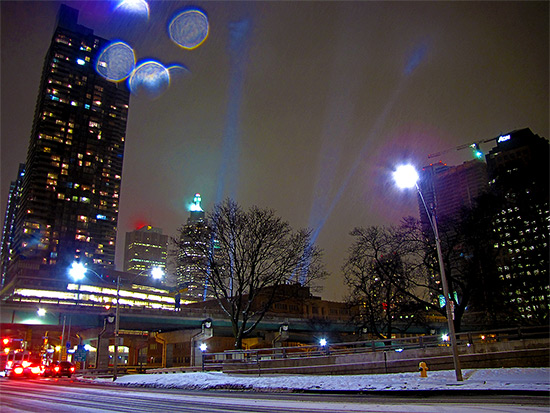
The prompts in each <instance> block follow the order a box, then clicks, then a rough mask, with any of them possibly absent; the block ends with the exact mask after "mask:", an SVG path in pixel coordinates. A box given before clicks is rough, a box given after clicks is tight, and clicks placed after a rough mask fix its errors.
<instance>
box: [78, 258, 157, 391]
mask: <svg viewBox="0 0 550 413" xmlns="http://www.w3.org/2000/svg"><path fill="white" fill-rule="evenodd" d="M88 270H89V271H91V272H92V273H94V274H95V275H96V276H97V277H98V278H99V279H100V280H101V281H104V282H107V281H105V280H104V279H103V278H101V276H100V275H99V274H98V273H96V272H95V271H94V270H91V269H89V268H86V267H85V266H84V265H83V264H81V263H78V262H76V261H75V262H73V263H72V265H71V268H70V269H69V274H70V275H71V277H73V279H74V280H81V279H83V278H84V277H85V274H86V271H88ZM145 271H147V270H143V271H141V272H139V273H138V274H136V276H135V277H134V278H132V280H131V281H130V283H132V282H134V281H135V280H136V279H137V278H138V277H139V276H140V275H141V274H143V273H144V272H145ZM151 276H152V277H153V278H154V279H160V278H162V277H163V276H164V270H163V269H162V268H160V267H154V268H152V269H151ZM119 315H120V274H117V277H116V308H115V320H114V321H115V345H114V350H115V355H114V360H113V381H115V380H116V379H117V377H118V371H117V370H118V346H119V331H120V324H119V321H120V317H119ZM109 322H111V321H109Z"/></svg>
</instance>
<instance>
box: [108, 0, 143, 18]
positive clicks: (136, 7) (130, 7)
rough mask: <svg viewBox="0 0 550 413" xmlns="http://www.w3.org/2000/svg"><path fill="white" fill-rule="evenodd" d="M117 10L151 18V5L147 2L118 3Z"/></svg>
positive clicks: (136, 0) (128, 1)
mask: <svg viewBox="0 0 550 413" xmlns="http://www.w3.org/2000/svg"><path fill="white" fill-rule="evenodd" d="M115 10H121V11H123V12H127V13H134V14H138V15H140V16H145V17H147V18H149V4H147V2H146V1H145V0H124V1H121V2H120V3H118V5H117V6H116V8H115Z"/></svg>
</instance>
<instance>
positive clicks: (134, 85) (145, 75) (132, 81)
mask: <svg viewBox="0 0 550 413" xmlns="http://www.w3.org/2000/svg"><path fill="white" fill-rule="evenodd" d="M168 86H170V73H169V72H168V69H166V67H164V66H163V65H162V64H160V63H159V62H155V61H154V60H149V61H146V62H143V63H141V64H139V65H138V66H137V67H136V69H135V70H134V72H133V73H132V75H131V76H130V78H129V81H128V87H129V88H130V91H131V92H132V93H133V94H136V95H138V94H140V93H141V92H145V93H146V94H147V95H149V96H150V97H152V98H155V97H158V96H160V95H161V94H162V93H164V92H165V91H166V90H167V89H168Z"/></svg>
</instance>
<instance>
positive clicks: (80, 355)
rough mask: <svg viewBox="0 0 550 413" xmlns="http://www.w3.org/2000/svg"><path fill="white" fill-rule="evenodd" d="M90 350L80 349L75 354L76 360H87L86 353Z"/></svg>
mask: <svg viewBox="0 0 550 413" xmlns="http://www.w3.org/2000/svg"><path fill="white" fill-rule="evenodd" d="M87 353H88V352H87V351H86V350H84V349H78V350H76V351H75V352H74V354H73V359H74V361H86V354H87Z"/></svg>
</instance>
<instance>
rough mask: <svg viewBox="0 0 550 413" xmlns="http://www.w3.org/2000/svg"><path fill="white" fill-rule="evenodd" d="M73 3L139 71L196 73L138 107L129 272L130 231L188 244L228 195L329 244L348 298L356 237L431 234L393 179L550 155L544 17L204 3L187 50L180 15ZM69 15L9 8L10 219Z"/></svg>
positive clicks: (123, 222) (136, 100)
mask: <svg viewBox="0 0 550 413" xmlns="http://www.w3.org/2000/svg"><path fill="white" fill-rule="evenodd" d="M64 3H65V4H68V5H69V6H71V7H75V8H77V9H78V10H79V24H82V25H84V26H86V27H90V28H91V29H93V30H94V34H96V35H98V36H101V37H103V38H106V39H115V38H121V39H122V40H124V41H126V42H128V43H129V44H131V45H132V47H133V48H134V49H135V50H136V54H137V55H138V56H137V57H138V60H141V59H143V58H145V57H149V58H155V59H159V60H161V61H162V62H164V63H167V64H168V63H173V62H175V63H178V64H181V65H184V66H185V67H187V69H188V70H189V73H188V74H187V75H186V76H176V77H175V78H173V79H172V82H171V84H170V87H169V89H168V90H167V91H166V92H165V93H164V94H163V95H162V96H159V97H158V98H157V99H155V100H151V99H148V98H147V97H143V96H139V95H138V96H132V97H131V101H130V110H129V119H128V128H127V134H126V136H127V141H126V151H125V156H124V158H125V164H124V170H123V177H122V189H121V199H120V213H119V225H118V235H117V268H122V256H123V246H124V234H125V232H127V231H131V230H133V229H135V228H136V227H137V226H138V224H139V223H147V224H150V225H153V226H155V227H159V228H163V230H164V231H165V233H167V234H170V235H175V234H176V229H177V228H178V227H180V226H181V225H183V224H185V222H186V220H187V217H188V210H187V204H188V203H189V202H190V201H191V199H192V197H193V195H194V194H195V193H197V192H199V193H201V195H202V197H203V200H204V201H203V205H204V206H203V208H204V209H205V211H209V210H211V209H212V206H213V204H214V203H215V202H217V201H220V200H221V199H219V198H220V194H221V197H222V198H223V197H226V196H231V197H233V198H234V199H235V200H236V201H237V202H238V203H240V204H241V205H243V206H244V207H248V206H251V205H253V204H256V205H259V206H261V207H268V208H273V209H275V210H276V212H277V214H278V215H279V216H281V217H282V218H283V219H284V220H288V221H289V222H290V223H291V225H292V226H293V227H295V228H300V227H310V228H312V229H313V230H314V231H316V232H317V233H318V238H317V243H318V244H319V245H320V247H321V248H323V249H324V250H325V263H326V264H327V269H328V270H329V271H330V272H331V274H332V277H331V279H329V280H328V281H327V282H326V283H325V284H326V286H327V288H326V289H325V291H324V292H323V293H322V294H321V295H322V296H323V297H324V298H327V299H334V300H337V299H341V298H342V292H343V288H342V283H341V279H340V277H339V276H340V274H339V269H340V267H341V265H342V263H343V261H344V259H345V257H346V252H347V247H348V246H349V244H350V242H351V237H349V235H348V233H349V232H350V231H351V230H352V229H353V228H354V227H355V226H369V225H378V224H397V223H398V222H399V220H400V218H402V217H403V216H405V215H413V216H415V217H418V206H417V203H416V197H415V195H414V194H413V193H405V192H400V191H398V190H397V189H394V188H393V185H392V183H391V170H392V168H393V167H394V166H395V165H396V164H397V163H399V162H400V161H414V162H415V164H416V165H417V166H418V167H422V166H424V165H425V164H427V163H429V160H428V159H427V155H428V154H429V153H434V152H436V151H441V150H445V149H447V148H452V147H455V146H458V145H461V144H464V143H467V142H471V141H474V140H478V139H479V140H484V139H487V138H491V137H495V136H498V135H500V134H503V133H507V132H510V131H513V130H516V129H520V128H524V127H528V128H531V130H532V131H533V132H534V133H535V134H538V135H540V136H543V137H545V138H548V123H549V122H548V4H547V3H545V2H527V3H524V2H522V3H520V2H506V3H482V4H480V3H452V2H451V3H412V2H403V3H383V2H350V3H339V2H299V3H256V2H231V3H221V2H204V3H202V2H201V3H198V5H199V6H200V7H201V8H202V9H203V10H204V11H205V12H206V13H207V15H208V18H209V23H210V34H209V37H208V38H207V39H206V41H205V42H204V44H202V45H201V46H200V47H198V48H197V49H196V50H192V51H187V50H183V49H181V48H178V47H177V46H176V45H175V44H174V43H172V42H171V41H170V39H169V38H168V36H167V34H166V25H167V22H168V21H169V20H170V18H171V17H172V16H173V15H174V13H175V12H176V11H177V10H180V9H182V8H183V7H184V6H185V3H178V2H169V3H168V4H160V3H155V2H152V3H151V4H150V20H149V21H148V22H147V21H145V20H144V19H140V18H137V21H135V22H131V23H132V24H127V25H125V27H126V29H125V30H121V27H122V26H120V24H121V19H127V16H122V15H121V12H120V11H117V12H115V11H113V9H112V6H111V3H110V2H64ZM163 3H164V2H163ZM60 4H61V2H36V3H34V2H33V3H32V7H29V5H30V2H21V3H18V2H2V3H1V11H2V75H3V76H2V134H1V135H2V169H1V172H2V188H1V195H2V197H1V199H2V209H3V212H5V207H6V201H7V193H8V191H9V183H10V181H13V180H15V178H16V175H17V167H18V165H19V163H20V162H24V161H25V158H26V151H27V147H28V142H29V135H30V130H31V127H32V116H33V112H34V106H35V100H36V91H37V89H38V83H39V80H40V71H41V67H42V61H43V60H42V59H43V57H44V55H45V53H46V51H47V47H48V44H49V42H50V40H51V35H52V33H53V29H54V26H55V16H56V14H57V10H58V9H59V5H60ZM428 20H429V21H430V23H431V25H430V26H429V27H426V25H425V24H424V21H428ZM144 27H145V29H144ZM491 148H492V146H490V145H486V146H485V147H482V148H481V149H482V150H484V151H485V153H487V152H488V151H489V150H490V149H491ZM442 159H443V160H444V161H445V162H447V163H448V164H449V165H457V164H459V163H461V162H463V161H465V160H469V159H471V154H470V152H469V151H468V150H465V151H451V152H448V153H446V154H445V155H444V156H443V158H442ZM437 160H439V159H437ZM225 161H229V162H228V165H229V166H230V167H229V168H228V169H226V170H225V175H223V178H220V176H221V173H224V171H223V170H222V169H221V168H222V166H223V165H224V162H225ZM237 164H238V170H236V169H232V168H231V166H235V165H237ZM222 183H223V184H224V185H223V186H222V185H221V184H222ZM373 199H374V200H375V201H374V202H373ZM2 219H3V218H2Z"/></svg>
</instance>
